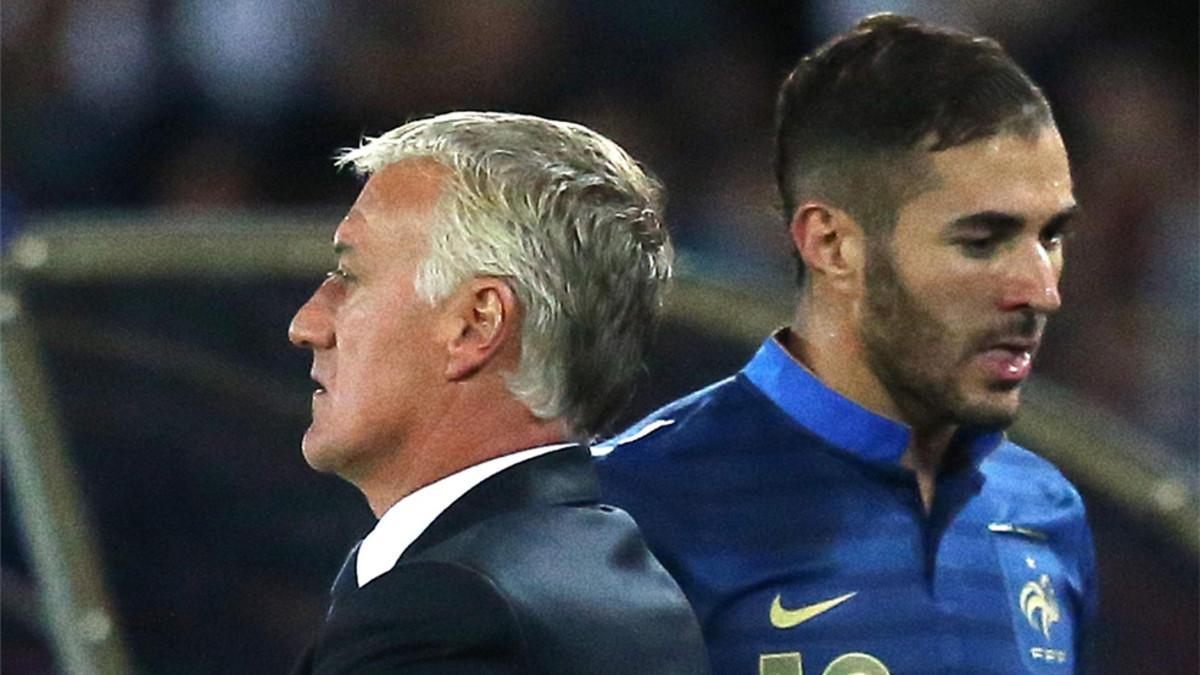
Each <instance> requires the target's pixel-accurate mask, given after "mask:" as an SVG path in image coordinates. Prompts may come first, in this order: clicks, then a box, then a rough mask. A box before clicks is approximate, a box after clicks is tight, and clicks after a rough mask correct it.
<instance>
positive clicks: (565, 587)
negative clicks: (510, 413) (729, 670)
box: [297, 447, 708, 675]
mask: <svg viewBox="0 0 1200 675" xmlns="http://www.w3.org/2000/svg"><path fill="white" fill-rule="evenodd" d="M598 498H599V491H598V489H597V484H596V478H595V474H594V470H593V468H592V465H591V458H590V456H589V453H588V451H587V449H586V448H582V447H572V448H567V449H564V450H558V451H554V452H550V453H549V454H546V455H542V456H540V457H536V458H534V459H531V460H527V461H525V462H521V463H520V464H517V465H515V466H513V467H510V468H508V469H506V470H504V471H501V472H500V473H498V474H496V475H494V476H492V477H490V478H488V479H487V480H485V481H484V482H482V483H480V484H479V485H477V486H476V487H475V488H473V489H471V490H470V491H469V492H467V493H466V494H465V495H463V496H462V497H461V498H460V499H459V500H458V501H456V502H455V503H454V504H453V505H451V506H450V508H449V509H447V510H446V511H445V512H443V513H442V514H441V515H440V516H438V518H437V519H436V520H434V521H433V523H432V524H431V525H430V526H429V528H428V529H427V530H425V532H424V533H422V534H421V536H420V537H418V538H417V540H416V541H415V542H413V544H412V546H410V547H409V548H408V550H407V551H405V552H404V555H402V556H401V557H400V560H399V561H398V562H397V564H396V566H395V567H394V568H393V569H392V570H391V571H389V572H387V573H385V574H384V575H383V576H380V577H378V578H376V579H374V580H372V581H371V582H370V583H368V584H367V585H365V586H363V587H362V588H356V584H355V583H354V581H353V579H354V560H353V556H352V557H351V560H349V561H347V565H348V567H347V568H344V569H343V574H342V575H340V577H341V578H340V580H339V582H338V583H337V584H336V585H335V589H334V597H333V603H332V605H331V607H330V611H329V615H328V617H327V619H326V621H325V624H324V626H323V628H322V631H321V634H320V637H319V638H318V639H317V641H316V642H315V643H314V645H313V646H312V647H311V648H310V650H309V652H308V653H307V654H306V655H305V658H304V659H303V660H302V661H301V663H300V665H299V667H298V670H297V672H301V673H314V674H315V675H332V674H334V673H464V674H465V673H555V674H566V673H580V674H585V673H608V674H613V675H617V674H619V675H629V674H633V673H646V674H657V673H680V674H683V673H686V674H688V675H691V674H693V673H707V672H708V665H707V657H706V655H705V651H704V647H703V643H702V641H701V637H700V629H699V626H698V625H697V623H696V619H695V616H694V615H693V614H692V611H691V608H690V607H689V606H688V604H687V601H686V600H685V599H684V596H683V593H682V592H680V590H679V587H678V586H676V584H675V582H674V581H673V580H672V579H671V578H670V577H669V576H668V575H667V573H666V571H665V570H663V568H662V566H660V565H659V563H658V561H657V560H655V559H654V557H653V556H652V555H651V554H650V552H649V551H648V550H647V549H646V545H645V543H644V541H643V540H642V537H641V534H640V533H639V532H638V530H637V526H636V525H635V524H634V522H633V520H632V519H631V518H630V517H629V516H628V515H627V514H626V513H625V512H623V511H621V510H619V509H616V508H613V507H610V506H603V505H600V504H598V503H597V500H598Z"/></svg>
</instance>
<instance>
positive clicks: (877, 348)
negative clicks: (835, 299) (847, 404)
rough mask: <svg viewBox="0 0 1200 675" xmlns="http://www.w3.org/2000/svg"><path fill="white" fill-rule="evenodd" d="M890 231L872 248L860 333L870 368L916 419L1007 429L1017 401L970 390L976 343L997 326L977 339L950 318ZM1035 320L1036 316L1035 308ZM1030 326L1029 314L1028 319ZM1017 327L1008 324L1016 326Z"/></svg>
mask: <svg viewBox="0 0 1200 675" xmlns="http://www.w3.org/2000/svg"><path fill="white" fill-rule="evenodd" d="M878 239H886V238H885V237H875V238H873V239H872V240H871V241H870V243H869V244H868V246H867V251H866V277H865V280H866V297H865V302H864V303H863V317H862V321H861V323H860V325H859V331H858V333H859V339H860V340H861V342H862V344H863V347H864V351H865V354H866V359H867V364H868V366H869V367H870V368H871V371H872V373H873V374H874V375H875V377H876V378H878V379H879V381H880V383H882V384H883V386H884V388H885V389H886V390H887V392H888V394H889V395H890V396H891V398H892V400H893V401H895V402H896V405H897V407H898V408H899V409H900V411H901V413H902V414H903V416H904V418H905V419H904V420H903V421H905V422H907V423H908V424H909V425H910V426H913V427H919V426H924V425H936V424H945V423H952V424H956V425H961V426H969V427H979V428H985V429H1003V428H1006V427H1008V426H1009V425H1010V424H1012V422H1013V420H1014V419H1015V418H1016V412H1017V411H1016V409H1015V408H1014V407H1013V406H1012V405H1005V404H1004V403H1003V402H1002V401H997V400H989V397H988V396H987V395H986V393H984V394H983V395H981V396H978V397H975V398H974V399H973V398H971V397H969V396H968V395H967V393H966V392H964V385H965V377H966V375H967V372H966V368H967V366H968V365H969V361H970V359H971V358H972V356H973V355H974V354H976V353H977V352H976V350H975V345H977V344H979V343H980V342H982V341H983V339H984V338H986V337H987V336H986V335H984V333H987V334H991V333H992V331H981V334H980V335H979V336H978V337H979V339H971V335H970V334H969V333H968V332H967V331H968V329H967V328H965V327H962V328H956V327H954V326H953V325H951V324H950V323H949V322H947V321H944V320H942V319H940V318H939V317H938V315H937V314H936V313H935V312H934V311H933V310H932V309H931V308H930V307H929V306H928V305H927V304H926V303H923V302H922V301H921V299H920V298H918V297H917V296H916V295H915V294H914V293H913V292H912V291H911V290H910V289H909V288H908V287H907V286H905V284H904V282H903V281H902V280H901V279H900V277H899V275H898V274H897V272H896V267H895V262H894V260H893V258H892V255H891V252H890V251H889V250H888V249H887V243H886V242H885V241H879V242H877V241H875V240H878ZM1028 318H1029V319H1032V324H1033V326H1034V327H1036V325H1037V321H1036V319H1033V317H1032V316H1030V317H1028ZM1021 323H1022V326H1021V327H1020V330H1019V332H1021V333H1026V332H1028V330H1029V328H1028V327H1027V324H1029V323H1030V321H1025V320H1022V322H1021ZM1012 332H1013V331H1009V334H1011V333H1012ZM1016 386H1019V385H1017V384H999V383H998V384H996V385H991V386H989V390H990V391H995V392H1002V391H1011V390H1012V389H1013V388H1014V387H1016Z"/></svg>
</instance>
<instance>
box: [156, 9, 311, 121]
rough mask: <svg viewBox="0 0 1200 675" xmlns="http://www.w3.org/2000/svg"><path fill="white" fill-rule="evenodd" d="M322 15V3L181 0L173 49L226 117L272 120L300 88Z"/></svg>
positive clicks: (176, 19)
mask: <svg viewBox="0 0 1200 675" xmlns="http://www.w3.org/2000/svg"><path fill="white" fill-rule="evenodd" d="M326 10H327V6H326V2H325V0H296V1H294V2H287V3H273V2H260V1H259V0H185V1H183V2H180V3H179V5H178V12H177V14H176V15H175V17H174V18H175V26H174V30H175V34H176V37H177V40H176V45H177V47H178V49H179V50H180V51H181V56H182V58H183V60H184V62H185V63H186V64H187V66H188V67H189V68H190V69H191V70H192V71H193V72H194V74H195V75H196V76H197V78H198V79H199V81H200V84H201V86H202V87H203V88H204V89H205V90H206V91H207V92H208V94H209V95H210V96H211V97H212V98H213V100H215V101H216V102H217V104H218V105H219V106H220V107H222V108H223V109H224V110H225V111H226V112H228V113H232V114H235V115H238V116H250V117H254V118H258V119H260V120H270V119H272V118H273V117H274V116H275V115H276V114H278V113H279V112H280V110H281V109H282V108H283V107H284V105H285V104H286V103H287V102H288V101H289V100H292V98H293V97H294V96H295V95H296V94H297V92H298V91H301V90H302V83H303V76H304V75H305V70H306V68H307V66H308V65H309V62H310V60H311V58H312V56H313V52H314V47H313V44H312V41H313V40H315V39H316V37H317V36H318V35H320V31H321V26H323V25H324V22H325V16H326V13H327V12H326Z"/></svg>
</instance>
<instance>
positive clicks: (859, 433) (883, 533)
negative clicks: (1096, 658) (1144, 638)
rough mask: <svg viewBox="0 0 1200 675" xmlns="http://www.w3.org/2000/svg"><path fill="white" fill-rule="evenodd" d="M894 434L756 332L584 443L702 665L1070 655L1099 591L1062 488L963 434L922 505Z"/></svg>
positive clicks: (1059, 665)
mask: <svg viewBox="0 0 1200 675" xmlns="http://www.w3.org/2000/svg"><path fill="white" fill-rule="evenodd" d="M908 440H909V429H908V428H907V427H905V426H904V425H901V424H899V423H896V422H894V421H892V420H889V419H887V418H884V417H881V416H879V415H876V414H874V413H872V412H870V411H868V410H866V409H864V408H862V407H860V406H858V405H857V404H856V403H854V402H852V401H850V400H848V399H846V398H844V397H842V396H841V395H839V394H837V393H836V392H834V391H833V390H832V389H829V388H828V387H826V386H825V385H824V384H822V383H821V382H820V381H819V380H817V379H816V378H815V377H814V376H813V375H812V374H811V373H809V372H808V371H807V369H805V368H804V367H803V366H801V365H800V364H798V363H797V362H796V361H794V360H793V359H792V358H791V357H790V355H788V354H787V352H786V351H785V350H784V348H783V347H782V346H781V345H780V344H779V343H778V342H777V341H776V340H775V339H769V340H767V341H766V343H764V345H763V346H762V348H761V349H760V350H759V352H758V353H757V354H756V355H755V356H754V358H753V359H752V360H751V362H750V363H749V364H748V365H747V366H746V367H745V368H744V369H743V370H742V371H741V372H739V373H738V374H736V375H735V376H734V377H731V378H729V379H726V380H724V381H722V382H718V383H716V384H714V385H712V386H710V387H708V388H706V389H703V390H701V391H699V392H696V393H694V394H692V395H690V396H688V397H686V398H683V399H681V400H679V401H677V402H675V403H673V404H671V405H669V406H667V407H665V408H663V409H662V410H660V411H658V412H657V413H655V414H654V415H652V416H650V417H649V418H647V419H646V420H643V421H642V422H640V423H639V424H637V425H635V426H634V427H632V428H631V429H630V430H629V431H627V432H625V433H624V434H622V435H621V436H618V437H617V438H616V439H614V440H613V441H611V442H609V443H607V444H602V445H600V446H598V447H597V448H596V449H595V453H596V454H597V456H598V457H599V458H600V461H598V470H599V474H600V479H601V484H602V489H603V490H604V499H605V501H608V502H611V503H613V504H615V505H617V506H620V507H621V508H623V509H625V510H627V511H628V512H629V513H630V514H632V515H633V517H634V518H635V519H636V520H637V522H638V524H639V525H640V527H641V529H642V532H643V533H644V534H645V537H646V539H647V541H648V542H649V544H650V547H651V549H652V550H653V551H654V553H655V554H656V555H657V556H658V558H659V560H661V561H662V563H663V564H664V565H665V566H666V567H667V569H668V570H669V571H670V572H671V573H672V575H673V576H674V577H675V579H676V581H678V582H679V584H680V586H681V587H682V588H683V590H684V592H685V593H686V594H687V596H688V598H689V599H690V600H691V602H692V605H693V607H694V609H695V610H696V614H697V616H698V617H699V619H700V623H701V626H702V628H703V630H704V636H705V639H706V642H707V645H708V648H709V652H710V656H711V659H712V665H713V669H714V672H717V673H761V674H763V675H799V674H802V673H809V674H816V675H822V674H824V675H849V674H852V673H862V674H866V675H879V674H881V673H914V674H921V675H929V674H933V673H964V674H965V673H971V674H972V675H981V674H984V673H1025V672H1028V673H1070V672H1073V671H1074V670H1075V669H1076V667H1077V664H1079V663H1080V658H1081V651H1082V650H1083V649H1084V642H1085V638H1086V635H1087V630H1088V623H1089V622H1090V621H1091V620H1092V617H1093V616H1094V614H1095V611H1096V598H1097V595H1096V594H1097V588H1096V582H1095V569H1094V566H1095V563H1094V553H1093V547H1092V541H1091V534H1090V531H1089V529H1088V526H1087V523H1086V520H1085V516H1084V509H1083V504H1082V502H1081V500H1080V497H1079V494H1078V493H1077V492H1076V491H1075V489H1074V488H1073V487H1072V486H1071V484H1070V483H1069V482H1068V481H1067V480H1066V479H1065V478H1063V476H1062V475H1061V474H1060V473H1059V472H1058V471H1057V470H1056V469H1055V468H1054V467H1053V466H1052V465H1051V464H1050V463H1048V462H1046V461H1045V460H1043V459H1041V458H1039V457H1037V456H1036V455H1034V454H1032V453H1030V452H1029V451H1027V450H1025V449H1023V448H1021V447H1019V446H1017V445H1015V444H1013V443H1011V442H1009V441H1008V440H1007V439H1006V438H1005V437H1004V435H1003V434H1001V433H970V432H968V431H962V432H960V433H959V435H958V436H957V437H956V438H955V440H954V442H953V443H954V444H953V446H952V452H951V453H950V454H949V455H948V457H949V458H950V462H949V464H948V466H947V467H946V468H945V470H944V471H943V472H942V474H941V475H940V477H939V478H938V480H937V485H936V491H935V497H934V503H933V505H932V508H931V509H930V511H929V512H928V513H927V512H926V510H925V508H924V507H923V505H922V503H921V497H920V493H919V491H918V487H917V482H916V478H915V474H913V472H911V471H909V470H908V469H906V468H904V467H902V466H901V465H900V458H901V456H902V454H903V453H904V451H905V449H906V448H907V446H908Z"/></svg>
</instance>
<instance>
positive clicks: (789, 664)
mask: <svg viewBox="0 0 1200 675" xmlns="http://www.w3.org/2000/svg"><path fill="white" fill-rule="evenodd" d="M758 675H804V665H803V661H802V659H801V658H800V652H783V653H780V654H761V655H760V656H759V657H758ZM821 675H891V671H889V670H888V669H887V666H885V665H883V661H880V660H879V659H877V658H875V657H874V656H871V655H870V654H862V653H859V652H851V653H849V654H842V655H841V656H839V657H837V658H836V659H834V660H832V661H830V662H829V665H827V666H825V670H823V671H821Z"/></svg>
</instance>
